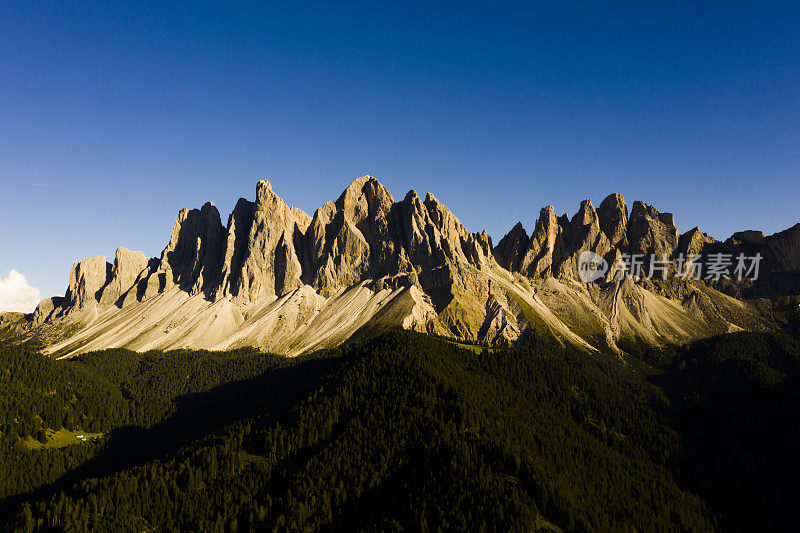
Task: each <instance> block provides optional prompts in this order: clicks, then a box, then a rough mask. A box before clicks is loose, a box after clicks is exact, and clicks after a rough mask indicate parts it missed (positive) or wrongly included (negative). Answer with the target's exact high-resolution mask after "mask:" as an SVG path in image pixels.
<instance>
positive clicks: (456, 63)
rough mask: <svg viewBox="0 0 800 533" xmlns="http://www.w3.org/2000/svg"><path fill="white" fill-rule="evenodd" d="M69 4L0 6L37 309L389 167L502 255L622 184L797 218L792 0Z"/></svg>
mask: <svg viewBox="0 0 800 533" xmlns="http://www.w3.org/2000/svg"><path fill="white" fill-rule="evenodd" d="M69 4H70V3H69V2H57V3H50V2H27V1H25V2H8V1H6V2H3V3H2V4H0V235H2V239H1V240H0V276H5V275H7V274H8V272H9V270H11V269H16V270H18V271H19V272H21V273H23V274H24V275H26V276H27V277H28V282H29V283H30V284H31V285H33V286H35V287H38V288H39V289H40V290H41V293H42V296H48V295H51V294H62V293H63V292H64V289H65V287H66V284H67V276H68V268H69V266H70V265H71V264H72V263H73V262H74V261H76V260H79V259H81V258H83V257H87V256H92V255H97V254H105V255H108V256H109V257H111V256H112V255H113V252H114V250H115V248H116V246H117V245H124V246H126V247H128V248H131V249H137V250H144V251H145V252H146V253H147V254H148V255H151V256H155V255H158V254H160V252H161V249H162V248H163V247H164V245H165V244H166V242H167V240H168V237H169V232H170V229H171V226H172V223H173V221H174V219H175V217H176V214H177V211H178V210H179V209H180V208H181V207H184V206H187V207H199V206H200V205H202V203H203V202H205V201H207V200H211V201H213V202H215V203H216V204H217V206H218V207H219V208H220V211H221V212H222V214H223V223H224V222H226V221H227V214H228V213H229V212H230V210H231V209H232V207H233V205H234V203H235V201H236V199H237V198H239V197H242V196H244V197H247V198H252V197H253V196H254V191H255V183H256V181H257V180H258V179H260V178H268V179H270V180H271V181H272V183H273V186H274V188H275V190H276V191H277V192H278V193H279V194H280V195H281V196H283V197H284V198H285V199H286V200H287V202H289V203H290V204H294V205H296V206H298V207H301V208H302V209H304V210H306V211H307V212H309V213H312V212H313V211H314V209H315V208H316V207H318V206H319V205H321V204H322V203H324V202H325V201H326V200H328V199H334V198H336V197H337V196H338V195H339V193H340V192H341V191H342V189H344V188H345V187H346V186H347V184H348V183H349V182H350V181H351V180H352V179H354V178H356V177H358V176H361V175H363V174H371V175H373V176H376V177H377V178H378V179H380V180H381V181H382V182H383V183H384V184H385V185H386V186H387V187H389V189H390V190H391V191H392V192H393V194H394V195H395V197H396V198H397V197H399V198H402V197H403V196H404V194H405V193H406V192H407V191H408V190H409V189H412V188H413V189H416V190H417V191H418V192H420V193H424V192H426V191H431V192H433V193H434V194H436V196H437V197H438V198H439V199H440V200H441V201H443V202H444V203H446V204H447V205H449V206H450V208H451V209H452V210H453V211H454V212H455V213H456V215H457V216H459V217H460V219H461V220H462V222H464V223H465V224H466V226H467V227H468V228H470V229H471V230H473V231H479V230H481V229H483V228H486V229H487V230H488V231H489V232H490V234H491V235H492V236H493V238H494V239H495V242H497V241H498V240H499V239H500V237H502V235H503V234H504V233H505V232H506V231H507V230H508V229H510V228H511V226H512V225H513V224H514V223H516V222H517V221H518V220H522V221H523V223H524V224H525V227H526V229H528V230H529V231H530V230H532V229H533V223H534V220H535V219H536V217H537V215H538V212H539V209H540V208H541V207H542V206H544V205H547V204H554V205H555V206H556V209H557V211H559V212H569V213H570V215H571V214H573V213H574V212H575V211H576V210H577V207H578V204H579V202H580V201H581V200H582V199H584V198H587V197H588V198H591V199H592V200H593V201H594V202H595V205H597V204H599V202H600V201H601V200H602V199H603V198H604V197H605V196H606V195H607V194H608V193H611V192H621V193H622V194H624V195H625V198H626V199H627V200H628V204H629V206H630V205H631V204H632V202H633V200H637V199H641V200H645V201H648V202H650V203H653V204H655V205H656V207H657V208H659V209H660V210H662V211H671V212H673V213H675V215H676V219H677V222H678V225H679V229H680V230H681V231H685V230H687V229H690V228H691V227H694V226H695V225H699V226H700V227H701V229H703V230H705V231H707V232H709V233H711V234H712V235H714V236H715V237H717V238H725V237H727V236H728V235H730V234H731V233H732V232H733V231H736V230H740V229H748V228H756V229H762V230H764V231H765V232H766V233H773V232H775V231H778V230H781V229H784V228H787V227H789V226H791V225H793V224H794V223H796V222H798V221H800V207H798V206H800V61H799V60H800V4H798V2H796V1H795V2H664V3H661V2H641V1H636V2H629V3H626V2H597V1H595V2H580V3H567V2H547V3H534V4H532V5H523V4H506V3H500V2H491V3H486V4H477V3H463V2H452V3H448V4H443V3H437V4H430V3H428V2H425V3H419V4H417V3H411V2H391V3H387V4H385V5H384V4H381V3H380V2H365V3H363V4H343V3H339V2H336V3H311V4H309V5H306V6H303V7H298V6H297V5H296V4H295V2H289V3H268V4H264V5H260V4H259V5H256V4H253V5H245V4H236V5H234V4H230V3H224V4H219V5H212V4H205V3H196V2H192V3H188V2H187V3H185V4H180V5H179V4H178V3H173V2H163V3H162V2H153V3H137V4H129V3H126V2H107V3H106V2H102V3H94V2H91V3H90V2H75V3H74V5H69ZM106 4H109V5H106ZM333 4H336V5H333Z"/></svg>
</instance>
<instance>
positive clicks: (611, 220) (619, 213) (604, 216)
mask: <svg viewBox="0 0 800 533" xmlns="http://www.w3.org/2000/svg"><path fill="white" fill-rule="evenodd" d="M597 216H598V217H599V219H600V229H601V230H602V231H603V233H605V234H606V237H608V240H609V242H610V243H611V246H614V247H617V248H625V247H627V246H628V235H627V228H628V206H627V205H626V204H625V198H623V196H622V195H621V194H618V193H614V194H609V195H608V196H606V198H605V199H604V200H603V201H602V202H601V203H600V207H598V208H597Z"/></svg>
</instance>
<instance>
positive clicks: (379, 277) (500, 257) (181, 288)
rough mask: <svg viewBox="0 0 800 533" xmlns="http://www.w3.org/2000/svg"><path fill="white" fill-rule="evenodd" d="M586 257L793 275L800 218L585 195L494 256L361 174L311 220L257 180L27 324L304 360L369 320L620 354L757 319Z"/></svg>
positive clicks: (123, 255)
mask: <svg viewBox="0 0 800 533" xmlns="http://www.w3.org/2000/svg"><path fill="white" fill-rule="evenodd" d="M589 251H590V252H593V253H595V254H597V255H599V256H600V257H601V258H603V259H605V260H606V261H607V263H608V264H609V265H613V264H617V263H618V261H620V260H621V258H622V257H623V256H625V255H630V254H644V255H650V254H656V255H658V256H664V255H666V256H667V257H668V258H673V259H674V258H675V257H677V256H678V255H679V254H684V255H690V254H701V255H706V254H709V253H711V252H724V253H730V254H734V253H740V252H747V253H748V254H751V255H752V254H754V253H761V254H762V255H763V256H764V258H765V269H766V270H767V271H768V272H776V271H780V272H792V271H798V270H800V255H798V254H800V224H798V225H796V226H794V227H793V228H790V229H788V230H786V231H783V232H780V233H777V234H775V235H771V236H768V237H764V236H763V234H762V233H760V232H757V231H746V232H740V233H736V234H734V235H733V236H732V237H731V238H730V239H728V240H727V241H725V242H724V243H721V242H718V241H716V240H714V239H713V238H711V237H710V236H708V235H706V234H705V233H703V232H701V231H700V230H699V229H698V228H695V229H693V230H691V231H689V232H686V233H685V234H684V235H681V236H679V235H678V230H677V228H676V225H675V221H674V219H673V217H672V215H671V214H668V213H660V212H659V211H658V210H656V209H655V207H653V206H651V205H648V204H646V203H644V202H639V201H637V202H634V203H633V208H632V210H631V212H630V214H628V209H627V205H626V203H625V199H624V198H623V197H622V196H621V195H619V194H612V195H609V196H608V197H606V198H605V199H604V200H603V201H602V203H601V204H600V206H599V208H597V209H595V207H594V206H593V204H592V202H591V201H590V200H588V199H587V200H584V201H583V202H581V204H580V207H579V209H578V211H577V213H576V214H575V215H574V216H572V218H570V217H569V216H568V215H567V214H564V215H562V216H560V217H559V216H556V213H555V209H554V208H553V207H552V206H547V207H544V208H542V209H541V210H540V212H539V216H538V218H537V220H536V222H535V226H534V229H533V232H532V233H531V234H530V236H529V235H528V234H527V232H526V231H525V228H524V227H523V225H522V223H518V224H517V225H515V226H514V228H512V230H511V231H510V232H509V233H508V234H507V235H506V236H505V237H503V238H502V239H501V240H500V242H499V243H498V244H497V246H495V247H493V246H492V240H491V238H490V237H489V235H487V234H486V232H485V231H484V232H482V233H473V232H470V231H469V230H467V228H465V227H464V225H463V224H462V223H461V222H460V221H459V220H458V218H457V217H456V216H455V215H454V214H453V213H452V212H451V211H450V210H449V209H448V208H447V207H446V206H445V205H444V204H442V203H441V202H439V200H438V199H437V198H436V197H435V196H434V195H433V194H431V193H427V194H426V195H425V198H424V200H423V199H422V198H421V197H420V196H419V195H418V194H417V193H416V192H415V191H413V190H412V191H409V192H408V193H407V194H406V195H405V196H404V197H403V199H402V200H400V201H395V199H394V197H393V196H392V194H391V193H390V192H389V191H388V190H387V189H386V188H385V187H384V186H383V185H381V184H380V183H379V182H378V180H376V179H375V178H373V177H371V176H363V177H361V178H358V179H357V180H355V181H354V182H353V183H352V184H350V186H349V187H347V188H346V189H345V190H344V192H342V194H341V195H340V196H339V198H338V199H337V200H336V201H331V202H327V203H325V204H324V205H323V206H321V207H320V208H319V209H317V210H316V211H315V212H314V214H313V216H308V215H307V214H306V213H304V212H303V211H301V210H299V209H297V208H294V207H291V206H289V205H288V204H287V203H286V202H285V201H284V200H283V199H281V198H280V197H279V196H278V195H277V194H276V193H275V192H274V191H273V189H272V186H271V184H270V183H269V182H268V181H266V180H262V181H259V182H258V184H257V186H256V196H255V200H254V201H250V200H246V199H244V198H242V199H239V201H238V202H237V204H236V207H235V208H234V210H233V212H232V213H231V214H230V216H229V217H228V222H227V225H226V226H223V225H222V222H221V219H220V215H219V212H218V211H217V209H216V207H214V204H212V203H210V202H209V203H206V204H205V205H203V207H202V208H201V209H182V210H181V211H180V212H179V213H178V218H177V221H176V222H175V224H174V226H173V228H172V232H171V234H170V237H169V240H168V243H167V245H166V247H165V248H164V250H163V252H162V253H161V256H160V257H156V258H150V259H148V258H147V257H146V256H145V255H144V254H143V253H142V252H132V251H130V250H127V249H125V248H122V247H120V248H118V249H117V252H116V257H115V259H114V264H113V265H112V264H110V263H108V262H107V261H106V259H105V257H102V256H98V257H94V258H90V259H84V260H83V261H80V262H78V263H75V265H73V267H72V269H71V271H70V279H69V286H68V288H67V291H66V294H65V296H64V297H63V298H58V297H55V298H51V299H46V300H43V301H42V302H41V303H40V304H39V307H37V309H36V311H35V312H34V313H33V314H31V315H29V316H28V318H27V319H26V320H27V323H28V324H29V326H28V327H29V328H33V329H34V330H36V331H49V330H48V328H55V329H57V328H58V327H59V325H60V324H65V325H69V326H70V328H67V329H68V331H75V329H76V327H77V328H78V329H79V330H80V328H87V329H86V331H85V334H84V333H81V332H82V331H83V330H80V331H79V333H77V334H75V336H74V337H70V338H68V339H67V340H65V341H63V342H60V343H56V344H54V345H53V346H52V347H51V348H48V349H51V350H52V351H59V352H61V351H64V352H66V353H74V352H76V351H81V350H88V349H97V348H103V347H110V346H127V347H132V348H134V349H151V348H179V347H190V348H212V349H213V348H219V349H224V348H229V347H236V346H243V345H257V346H261V347H264V348H268V349H275V350H280V351H281V352H282V353H301V352H302V351H303V350H307V349H311V348H314V347H320V346H329V345H334V344H336V343H338V342H342V341H343V340H344V339H346V338H347V336H348V335H350V334H352V333H353V332H354V331H356V330H357V329H358V328H359V327H361V326H363V325H368V324H373V323H388V324H392V325H401V326H403V327H410V328H414V329H416V330H419V331H428V332H434V333H437V334H440V335H450V336H454V337H457V338H462V339H466V340H471V341H481V342H487V343H498V344H513V343H515V342H517V341H518V340H519V339H522V338H525V337H527V336H529V335H555V336H556V337H558V338H559V340H560V341H561V342H570V343H573V344H576V345H579V346H583V347H584V348H586V349H594V348H593V345H592V343H596V342H597V341H596V339H598V338H602V339H606V341H605V342H606V344H607V346H608V347H610V348H611V349H616V346H615V343H616V342H617V341H618V340H619V339H621V338H624V337H625V336H626V335H630V336H632V338H643V339H646V340H648V342H653V343H659V342H661V341H662V340H663V339H671V338H676V339H680V338H683V337H681V336H684V337H685V336H686V335H689V336H691V335H695V336H699V335H703V334H713V333H716V332H721V331H726V330H727V328H729V327H730V324H735V325H736V326H737V327H751V326H752V325H753V324H757V318H754V316H755V315H753V314H748V313H749V311H748V312H745V311H742V309H743V308H742V307H741V306H739V305H738V304H737V305H733V304H731V303H730V301H729V299H728V300H726V298H727V297H723V296H722V295H720V294H719V293H716V292H714V289H711V288H709V289H708V291H705V289H702V290H701V289H699V288H697V287H695V288H691V289H675V288H674V287H673V288H671V289H670V290H671V291H672V292H674V293H675V295H674V298H676V299H677V300H676V301H679V302H680V303H675V302H674V301H668V300H665V299H664V297H663V296H658V295H656V294H653V293H650V292H648V291H647V290H646V289H645V288H643V287H641V286H640V285H637V284H635V283H634V282H633V281H631V280H630V279H627V280H625V281H624V282H620V281H618V280H615V279H612V278H614V277H615V276H614V274H615V270H614V268H611V269H609V270H608V271H607V272H606V274H605V276H603V277H601V278H600V279H597V280H596V283H595V282H592V283H583V282H581V280H580V268H581V264H580V261H581V257H582V254H584V252H589ZM701 285H702V284H701ZM784 285H786V284H784ZM790 285H791V284H789V285H786V286H790ZM703 287H705V285H703ZM771 290H775V287H772V288H771ZM704 291H705V292H704ZM659 298H660V299H659ZM744 309H748V308H747V306H745V307H744ZM686 313H690V314H691V313H693V314H692V317H693V318H692V317H689V315H686ZM684 315H686V317H689V318H678V317H683V316H684ZM748 321H749V322H748ZM698 324H699V325H698ZM14 327H16V328H21V327H23V326H20V325H15V326H14ZM587 339H589V340H587Z"/></svg>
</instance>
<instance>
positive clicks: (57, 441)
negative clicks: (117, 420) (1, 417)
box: [22, 428, 103, 450]
mask: <svg viewBox="0 0 800 533" xmlns="http://www.w3.org/2000/svg"><path fill="white" fill-rule="evenodd" d="M45 435H46V437H47V441H46V442H44V443H42V442H39V441H38V440H36V439H34V438H33V437H30V436H28V437H26V438H25V439H24V440H23V441H22V445H23V446H24V447H25V448H26V449H28V450H41V449H44V448H64V447H65V446H72V445H74V444H83V443H86V442H91V441H94V440H97V439H99V438H101V437H102V436H103V434H102V433H87V432H86V431H81V430H79V429H78V430H74V431H70V430H68V429H64V428H61V429H59V430H58V431H53V430H52V429H48V430H46V431H45Z"/></svg>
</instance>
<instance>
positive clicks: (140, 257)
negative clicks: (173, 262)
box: [100, 246, 148, 304]
mask: <svg viewBox="0 0 800 533" xmlns="http://www.w3.org/2000/svg"><path fill="white" fill-rule="evenodd" d="M147 264H148V259H147V256H146V255H144V252H132V251H130V250H128V249H127V248H123V247H122V246H120V247H119V248H117V253H116V256H115V258H114V266H113V268H112V269H111V278H110V280H109V281H108V283H107V284H106V285H105V287H103V289H102V293H101V295H100V303H101V304H116V303H117V302H118V301H119V300H120V298H122V296H123V295H124V294H125V293H126V292H127V291H128V290H130V289H131V288H132V287H133V285H134V284H135V283H136V280H137V279H138V278H139V276H140V275H141V274H142V273H143V272H144V270H145V268H147Z"/></svg>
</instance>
